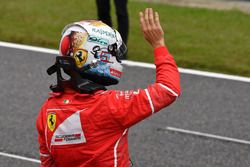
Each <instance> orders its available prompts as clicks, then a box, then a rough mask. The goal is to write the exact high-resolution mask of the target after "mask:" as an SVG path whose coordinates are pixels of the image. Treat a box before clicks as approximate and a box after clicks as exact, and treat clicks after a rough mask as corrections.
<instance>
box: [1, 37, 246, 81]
mask: <svg viewBox="0 0 250 167" xmlns="http://www.w3.org/2000/svg"><path fill="white" fill-rule="evenodd" d="M0 46H2V47H8V48H15V49H22V50H29V51H34V52H42V53H49V54H56V55H57V54H58V53H59V51H58V50H54V49H47V48H41V47H36V46H28V45H20V44H14V43H9V42H1V41H0ZM122 63H123V64H125V65H128V66H136V67H142V68H151V69H155V65H154V64H151V63H143V62H135V61H130V60H123V61H122ZM179 71H180V72H181V73H183V74H191V75H198V76H204V77H211V78H220V79H228V80H235V81H241V82H249V83H250V78H249V77H241V76H236V75H227V74H220V73H213V72H206V71H199V70H192V69H186V68H179Z"/></svg>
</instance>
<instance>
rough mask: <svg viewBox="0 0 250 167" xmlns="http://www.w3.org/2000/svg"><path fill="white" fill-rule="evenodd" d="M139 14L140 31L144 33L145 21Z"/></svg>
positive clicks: (141, 14)
mask: <svg viewBox="0 0 250 167" xmlns="http://www.w3.org/2000/svg"><path fill="white" fill-rule="evenodd" d="M139 14H140V23H141V29H142V31H144V30H145V27H146V25H145V20H144V15H143V13H142V12H140V13H139Z"/></svg>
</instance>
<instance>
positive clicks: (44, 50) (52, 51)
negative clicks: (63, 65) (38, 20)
mask: <svg viewBox="0 0 250 167" xmlns="http://www.w3.org/2000/svg"><path fill="white" fill-rule="evenodd" d="M0 46H2V47H7V48H15V49H21V50H29V51H34V52H42V53H49V54H59V51H58V50H55V49H48V48H41V47H36V46H28V45H21V44H14V43H9V42H1V41H0Z"/></svg>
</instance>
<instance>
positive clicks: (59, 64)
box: [47, 56, 106, 94]
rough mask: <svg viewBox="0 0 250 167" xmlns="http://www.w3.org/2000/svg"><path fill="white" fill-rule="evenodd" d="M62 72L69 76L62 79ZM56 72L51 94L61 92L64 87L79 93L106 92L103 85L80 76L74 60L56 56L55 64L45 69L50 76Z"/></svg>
mask: <svg viewBox="0 0 250 167" xmlns="http://www.w3.org/2000/svg"><path fill="white" fill-rule="evenodd" d="M62 70H63V71H64V72H65V73H66V74H67V75H69V76H70V78H69V79H64V78H63V76H62ZM55 72H56V74H57V84H56V85H51V86H50V89H51V90H52V91H53V92H63V91H64V89H65V87H71V88H72V89H74V90H76V91H77V92H79V93H85V94H91V93H93V92H95V91H97V90H106V88H105V87H104V86H103V85H100V84H97V83H95V82H92V81H90V80H88V79H85V78H83V77H82V76H81V75H80V71H79V69H78V68H77V67H76V63H75V60H74V58H72V57H69V56H57V57H56V63H55V64H54V65H53V66H51V67H49V68H48V69H47V73H48V74H49V75H52V74H54V73H55Z"/></svg>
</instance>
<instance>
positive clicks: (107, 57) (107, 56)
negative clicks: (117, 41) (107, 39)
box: [100, 51, 113, 63]
mask: <svg viewBox="0 0 250 167" xmlns="http://www.w3.org/2000/svg"><path fill="white" fill-rule="evenodd" d="M110 56H111V54H110V53H109V52H104V51H102V53H101V54H100V60H101V62H104V63H113V62H111V61H109V60H110Z"/></svg>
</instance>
